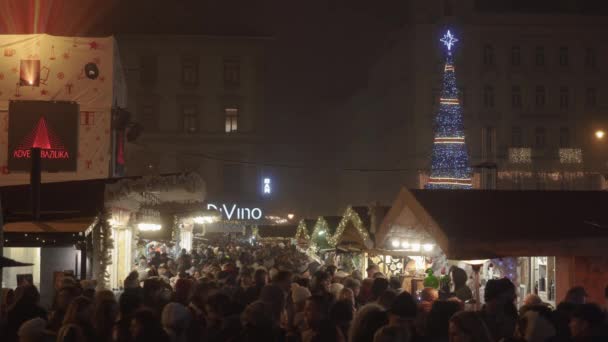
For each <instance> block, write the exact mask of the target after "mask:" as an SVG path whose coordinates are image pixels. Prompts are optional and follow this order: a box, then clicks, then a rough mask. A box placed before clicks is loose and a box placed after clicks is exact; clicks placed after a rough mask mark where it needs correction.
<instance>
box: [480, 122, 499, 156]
mask: <svg viewBox="0 0 608 342" xmlns="http://www.w3.org/2000/svg"><path fill="white" fill-rule="evenodd" d="M481 138H482V140H483V141H482V145H481V146H482V151H481V156H482V158H484V159H485V158H493V157H494V155H495V154H496V151H495V150H494V147H495V145H496V144H495V142H496V129H494V127H484V128H483V130H482V132H481Z"/></svg>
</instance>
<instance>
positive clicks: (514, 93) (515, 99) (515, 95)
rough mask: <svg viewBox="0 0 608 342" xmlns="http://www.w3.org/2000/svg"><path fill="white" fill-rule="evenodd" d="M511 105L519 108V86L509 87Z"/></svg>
mask: <svg viewBox="0 0 608 342" xmlns="http://www.w3.org/2000/svg"><path fill="white" fill-rule="evenodd" d="M511 107H513V108H521V87H520V86H513V87H512V88H511Z"/></svg>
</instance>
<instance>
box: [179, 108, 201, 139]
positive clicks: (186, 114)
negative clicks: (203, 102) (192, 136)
mask: <svg viewBox="0 0 608 342" xmlns="http://www.w3.org/2000/svg"><path fill="white" fill-rule="evenodd" d="M182 119H183V123H184V132H186V133H196V132H198V130H199V124H198V108H197V106H194V105H187V106H183V107H182Z"/></svg>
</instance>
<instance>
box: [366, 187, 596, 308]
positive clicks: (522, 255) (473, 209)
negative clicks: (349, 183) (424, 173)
mask: <svg viewBox="0 0 608 342" xmlns="http://www.w3.org/2000/svg"><path fill="white" fill-rule="evenodd" d="M606 200H608V194H606V193H603V192H584V191H576V192H575V191H551V192H546V191H457V190H451V191H443V190H408V189H403V190H402V191H401V192H400V193H399V195H398V196H397V198H396V200H395V202H394V204H393V206H392V208H391V210H390V211H389V212H388V214H387V216H386V217H385V219H384V220H383V222H382V224H381V225H380V228H379V230H378V232H377V234H376V246H377V248H380V246H383V248H385V249H388V250H390V249H395V250H396V249H399V248H402V247H403V245H406V246H407V247H409V249H410V250H412V249H414V250H420V251H425V249H428V250H429V251H428V253H430V254H431V255H432V256H433V260H432V269H433V271H434V275H435V276H437V277H440V276H441V271H442V270H445V269H446V268H447V267H449V266H452V265H459V266H461V267H463V268H466V269H467V270H468V271H469V273H470V272H471V271H472V270H473V269H474V266H476V265H475V263H476V262H479V261H483V262H482V263H481V264H483V266H482V267H480V268H479V269H480V272H481V273H482V274H481V275H480V277H481V278H482V282H483V278H484V277H485V278H488V277H493V278H502V277H508V278H510V279H511V280H512V281H513V282H514V283H515V284H516V286H518V287H519V289H520V297H523V296H524V295H525V294H527V293H533V292H538V293H539V294H540V295H544V296H545V298H546V299H547V301H551V300H555V298H557V299H559V298H563V297H564V295H565V292H566V291H567V289H568V288H569V287H571V286H574V285H575V284H577V285H583V286H586V287H589V288H594V287H597V286H596V285H595V284H594V283H596V282H597V281H598V280H601V281H604V278H602V277H603V276H602V275H601V274H599V273H598V274H589V271H588V270H590V269H592V268H591V267H582V266H584V265H589V264H590V263H592V264H595V267H596V268H602V267H603V268H605V266H604V265H605V264H606V263H605V262H603V261H602V260H604V259H605V258H604V257H605V256H608V250H606V249H605V248H604V247H603V246H604V245H605V244H606V242H608V230H605V229H598V227H608V213H606V211H605V210H603V208H602V203H606V202H605V201H606ZM557 208H561V209H560V210H556V209H557ZM404 242H407V243H404ZM407 252H409V251H407ZM539 256H546V257H539ZM454 260H461V261H460V262H457V261H454ZM472 260H475V261H472ZM420 266H422V265H420ZM423 267H427V265H424V266H423ZM575 267H576V268H577V269H575ZM583 270H585V271H583ZM572 275H574V276H572ZM591 279H594V281H590V280H591ZM537 283H538V285H537ZM522 285H523V286H522ZM543 293H544V294H543ZM592 296H597V297H598V299H599V298H600V295H599V290H598V294H592Z"/></svg>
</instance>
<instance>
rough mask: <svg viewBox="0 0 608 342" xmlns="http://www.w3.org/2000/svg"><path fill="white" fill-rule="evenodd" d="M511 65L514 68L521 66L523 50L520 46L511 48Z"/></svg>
mask: <svg viewBox="0 0 608 342" xmlns="http://www.w3.org/2000/svg"><path fill="white" fill-rule="evenodd" d="M511 65H512V66H520V65H521V48H520V47H519V46H513V47H512V48H511Z"/></svg>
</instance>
